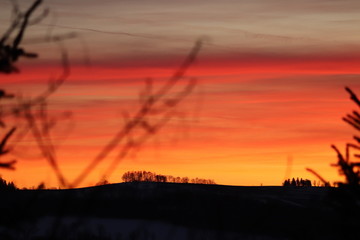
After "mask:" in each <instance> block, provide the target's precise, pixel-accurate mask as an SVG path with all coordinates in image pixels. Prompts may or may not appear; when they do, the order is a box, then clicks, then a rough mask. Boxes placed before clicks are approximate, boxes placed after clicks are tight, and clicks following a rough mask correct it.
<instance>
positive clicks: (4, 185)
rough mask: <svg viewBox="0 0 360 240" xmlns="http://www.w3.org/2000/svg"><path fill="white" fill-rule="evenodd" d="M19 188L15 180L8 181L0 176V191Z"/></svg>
mask: <svg viewBox="0 0 360 240" xmlns="http://www.w3.org/2000/svg"><path fill="white" fill-rule="evenodd" d="M17 189H18V188H17V187H16V186H15V184H14V183H13V182H7V181H6V180H5V179H3V178H2V177H1V176H0V191H14V190H17Z"/></svg>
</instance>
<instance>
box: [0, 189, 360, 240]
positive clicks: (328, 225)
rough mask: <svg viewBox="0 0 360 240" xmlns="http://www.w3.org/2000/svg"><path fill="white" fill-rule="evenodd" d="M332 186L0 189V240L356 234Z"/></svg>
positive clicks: (359, 223)
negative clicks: (10, 190)
mask: <svg viewBox="0 0 360 240" xmlns="http://www.w3.org/2000/svg"><path fill="white" fill-rule="evenodd" d="M338 191H339V190H337V189H333V188H332V189H330V188H319V187H316V188H315V187H309V188H306V187H235V186H221V185H196V184H174V183H122V184H111V185H105V186H98V187H92V188H82V189H72V190H18V191H13V192H1V193H0V208H1V217H0V234H1V235H0V239H123V240H126V239H132V240H137V239H166V240H168V239H169V240H170V239H225V240H226V239H360V219H359V212H358V210H357V209H356V207H354V206H353V205H351V204H352V203H353V202H351V201H349V202H345V201H347V200H344V199H343V198H342V197H341V196H342V194H340V193H338Z"/></svg>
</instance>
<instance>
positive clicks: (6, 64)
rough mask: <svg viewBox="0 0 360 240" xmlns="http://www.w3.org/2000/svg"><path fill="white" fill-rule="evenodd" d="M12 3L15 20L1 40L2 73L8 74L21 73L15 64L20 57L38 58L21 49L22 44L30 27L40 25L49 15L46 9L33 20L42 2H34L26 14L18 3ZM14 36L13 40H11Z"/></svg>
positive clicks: (34, 54) (0, 68)
mask: <svg viewBox="0 0 360 240" xmlns="http://www.w3.org/2000/svg"><path fill="white" fill-rule="evenodd" d="M11 3H12V4H13V10H12V13H13V19H12V20H11V23H10V26H9V27H8V29H7V30H6V31H5V33H4V34H3V36H2V37H1V39H0V73H7V74H10V73H14V72H19V69H18V68H17V67H16V66H15V63H16V62H17V61H18V59H19V58H20V57H26V58H36V57H37V56H38V55H37V54H36V53H31V52H26V51H25V50H24V49H23V48H21V47H20V44H21V41H22V40H23V37H24V34H25V30H26V29H27V27H28V26H29V25H33V24H36V23H39V22H40V21H41V20H43V19H44V18H45V17H46V16H47V15H48V12H49V10H48V9H44V11H43V12H42V13H41V14H40V15H39V16H37V17H35V18H32V19H31V18H30V17H31V15H32V14H33V12H34V11H35V10H36V9H37V8H38V7H39V6H40V4H41V3H42V0H36V1H34V3H33V4H32V5H31V6H30V7H29V8H28V9H27V10H26V11H25V12H21V11H20V10H19V6H18V5H17V3H16V1H11ZM14 35H15V36H14ZM12 36H13V39H11V37H12Z"/></svg>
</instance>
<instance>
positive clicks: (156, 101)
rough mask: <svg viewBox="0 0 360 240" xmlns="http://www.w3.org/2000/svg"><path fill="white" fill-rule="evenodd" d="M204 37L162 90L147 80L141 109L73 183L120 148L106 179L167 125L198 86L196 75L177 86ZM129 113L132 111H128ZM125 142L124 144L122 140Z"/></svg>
mask: <svg viewBox="0 0 360 240" xmlns="http://www.w3.org/2000/svg"><path fill="white" fill-rule="evenodd" d="M202 44H203V42H202V40H198V41H197V42H196V43H195V45H194V47H193V48H192V50H191V51H190V53H189V55H188V56H187V58H186V59H185V60H184V62H183V63H182V64H181V66H180V67H179V68H178V70H177V71H175V73H174V74H173V76H172V77H170V78H169V79H168V80H167V81H166V82H165V84H164V85H163V87H161V88H160V89H159V90H157V91H154V90H153V84H152V83H153V82H152V80H151V79H147V80H146V88H145V91H144V93H143V94H142V95H141V96H140V101H141V106H140V108H139V110H138V111H137V112H136V113H135V114H134V115H133V117H130V118H129V119H128V120H127V122H126V123H125V125H124V126H123V127H122V128H121V129H120V130H119V131H118V132H117V133H116V134H115V136H114V137H113V138H112V139H111V140H110V141H109V142H108V144H107V145H106V146H105V147H104V148H103V149H102V150H101V151H100V152H99V154H98V155H97V156H96V157H95V158H94V159H93V160H92V161H91V162H90V164H88V166H87V167H86V168H85V169H84V170H83V171H82V172H81V173H80V174H79V176H78V177H77V178H76V179H75V180H74V181H73V182H72V183H71V185H70V186H69V187H76V186H78V185H79V184H80V183H81V182H82V181H83V180H84V179H85V177H86V176H87V175H88V174H89V173H90V172H92V171H93V170H94V169H95V167H96V166H97V165H98V164H99V163H100V162H102V161H103V160H104V159H105V158H106V157H107V156H108V155H109V154H110V152H112V151H115V150H116V151H118V154H117V157H116V158H115V159H114V160H113V161H112V162H111V163H110V165H109V166H108V168H107V169H106V170H105V172H104V174H103V177H102V178H103V179H106V178H108V177H109V176H110V175H111V174H112V172H113V171H114V170H115V168H116V166H117V165H118V164H119V162H120V161H121V160H122V159H124V158H125V157H126V156H127V155H128V154H129V152H130V151H136V149H138V148H139V147H140V146H141V145H142V144H143V143H144V142H145V141H146V140H147V139H149V138H150V137H151V136H153V135H155V134H157V132H158V131H159V130H160V129H161V128H162V127H164V126H165V125H166V123H167V122H168V121H169V120H170V119H171V118H172V116H173V112H172V110H173V109H174V108H175V107H176V106H177V105H178V104H179V103H181V102H182V101H183V100H184V99H185V98H186V97H187V96H188V95H189V94H190V93H191V92H192V91H193V89H194V87H195V85H196V79H195V78H187V79H185V81H186V85H185V87H183V89H182V90H181V91H178V92H177V93H176V94H173V92H174V91H176V89H175V87H177V85H178V84H179V82H180V80H182V79H184V78H185V73H186V71H187V70H188V69H189V67H190V66H191V65H192V64H193V63H194V61H195V60H196V57H197V55H198V54H199V51H200V49H201V47H202ZM126 115H129V114H127V113H126ZM153 115H156V116H158V120H156V121H153V122H151V121H150V118H149V117H150V116H153ZM136 130H143V133H142V134H140V135H138V136H137V137H136V138H132V137H131V136H133V133H134V131H136ZM122 142H123V145H120V143H122Z"/></svg>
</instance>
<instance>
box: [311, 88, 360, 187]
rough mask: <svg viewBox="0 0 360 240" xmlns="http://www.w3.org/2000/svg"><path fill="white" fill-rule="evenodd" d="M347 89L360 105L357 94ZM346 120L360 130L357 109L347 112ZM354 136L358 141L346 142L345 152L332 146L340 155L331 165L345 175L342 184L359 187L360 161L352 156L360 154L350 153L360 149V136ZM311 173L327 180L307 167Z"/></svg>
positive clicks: (354, 100) (359, 117)
mask: <svg viewBox="0 0 360 240" xmlns="http://www.w3.org/2000/svg"><path fill="white" fill-rule="evenodd" d="M345 90H346V91H347V92H348V93H349V94H350V99H351V100H352V101H353V102H355V104H356V105H357V106H358V107H360V101H359V98H358V97H357V96H356V94H355V93H354V92H353V91H352V90H351V89H350V88H348V87H345ZM342 120H343V121H344V122H346V123H347V124H349V125H350V126H352V127H353V128H355V130H357V131H360V114H359V112H357V111H355V110H354V111H353V112H352V113H349V114H347V115H346V116H345V117H343V118H342ZM353 138H354V139H355V140H356V143H346V145H345V154H343V153H341V152H340V150H339V149H338V148H337V147H336V146H335V145H331V147H332V148H333V149H334V150H335V152H336V153H337V157H338V162H337V163H335V164H332V165H331V166H334V167H337V168H338V169H339V174H340V175H343V176H344V177H345V181H344V182H340V183H338V184H339V185H340V186H350V187H356V188H358V187H359V186H360V162H359V161H352V160H351V156H353V157H355V158H359V157H360V154H353V155H351V154H350V151H351V149H354V150H360V145H359V144H360V137H359V136H357V135H354V136H353ZM307 170H308V171H310V172H311V173H313V174H315V176H317V177H318V178H319V179H320V180H321V181H322V182H324V183H325V182H326V181H325V180H324V179H323V178H322V177H320V175H319V174H317V173H316V172H315V171H314V170H312V169H307Z"/></svg>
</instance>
